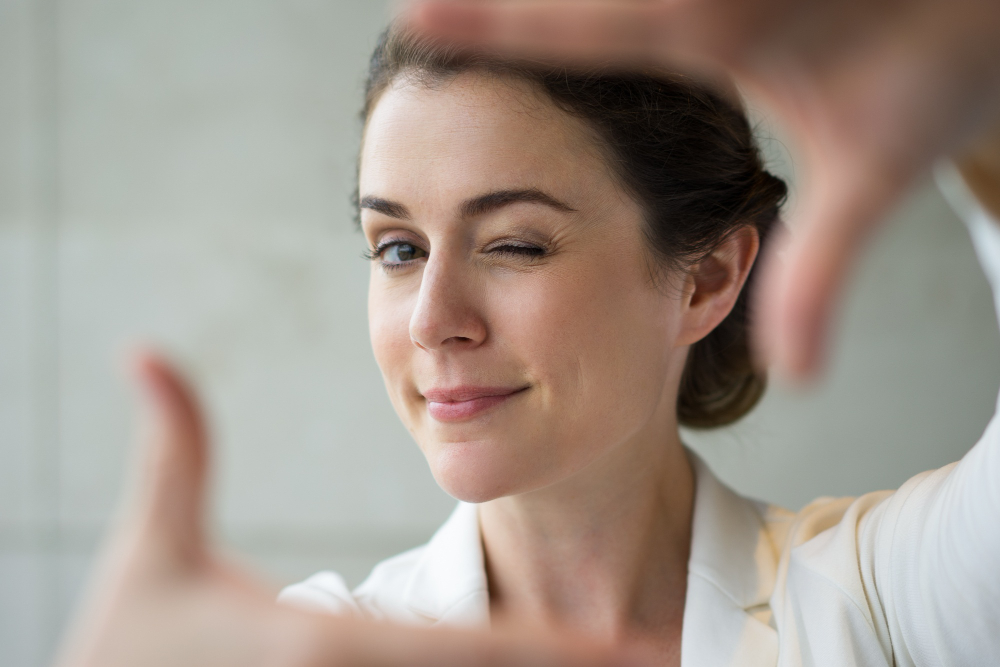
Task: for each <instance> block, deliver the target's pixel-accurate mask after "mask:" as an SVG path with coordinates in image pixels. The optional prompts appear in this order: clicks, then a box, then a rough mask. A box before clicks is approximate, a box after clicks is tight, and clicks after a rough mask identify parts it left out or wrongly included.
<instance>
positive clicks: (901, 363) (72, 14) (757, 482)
mask: <svg viewBox="0 0 1000 667" xmlns="http://www.w3.org/2000/svg"><path fill="white" fill-rule="evenodd" d="M386 16H387V14H386V3H384V2H381V1H379V2H373V1H372V0H350V1H347V0H334V1H332V2H331V1H329V0H327V1H320V0H281V1H278V0H272V1H270V2H268V1H265V0H226V1H220V2H204V1H203V0H202V1H198V2H194V1H192V0H174V1H173V2H164V1H161V0H145V1H144V2H125V1H122V0H78V1H76V2H72V3H57V2H55V0H0V665H3V666H7V665H11V666H12V667H13V666H21V665H24V666H26V667H31V666H35V665H42V664H44V663H45V662H46V660H47V656H48V655H49V653H50V651H51V648H52V646H53V642H54V638H55V636H56V635H57V633H58V631H59V629H60V628H61V626H62V623H63V620H64V618H65V616H66V614H67V610H68V609H69V608H70V606H71V604H72V602H73V600H74V598H75V596H76V594H77V591H78V589H79V585H80V582H81V580H82V576H83V574H84V572H85V570H86V567H87V565H88V562H89V559H90V557H91V553H92V551H93V548H94V546H95V544H96V542H97V540H98V538H99V535H100V532H101V530H102V528H103V527H104V526H105V525H106V523H107V520H108V517H109V515H110V513H111V512H112V510H113V507H114V504H115V499H116V497H117V494H118V491H119V487H120V483H121V480H122V476H123V471H124V470H125V467H126V463H127V460H128V458H129V450H130V442H131V437H130V433H131V426H132V417H131V412H130V410H131V400H130V398H129V395H128V391H127V388H126V387H125V385H124V384H123V382H122V381H121V379H120V376H119V374H118V373H117V371H116V367H115V363H116V359H117V357H118V355H119V353H120V351H121V350H122V349H123V346H125V345H127V344H128V343H129V342H130V341H135V340H152V341H156V342H158V343H160V344H162V345H163V346H164V347H165V348H166V349H167V350H169V351H170V352H171V353H173V354H174V356H175V357H176V358H177V359H178V360H180V361H181V362H182V363H183V364H184V366H185V368H187V369H188V370H189V371H190V373H191V374H192V376H193V377H194V378H195V380H196V382H197V383H198V385H199V387H200V388H201V390H202V393H203V395H204V397H205V399H206V401H207V403H208V405H209V407H210V410H211V414H212V418H213V427H214V434H215V441H216V443H217V445H218V448H219V451H218V456H217V460H218V469H217V470H218V473H217V476H216V482H217V485H216V502H215V507H216V517H217V525H218V527H219V533H220V535H221V536H222V537H223V538H224V539H225V541H226V543H227V544H228V545H230V546H231V547H232V548H233V549H235V550H237V551H239V552H240V553H242V554H243V555H244V557H245V558H246V559H248V560H249V561H251V562H252V563H254V564H256V565H257V566H258V567H260V568H262V569H263V570H265V571H266V572H267V573H269V575H270V577H271V578H272V579H273V580H274V582H275V583H276V584H282V583H287V582H290V581H293V580H295V579H297V578H300V577H302V576H305V575H307V574H309V573H311V572H312V571H315V570H317V569H320V568H336V569H339V570H340V571H342V572H343V573H344V574H345V575H346V576H347V578H348V579H349V580H352V581H358V580H359V579H360V577H361V576H363V574H364V573H365V572H366V571H367V569H368V568H369V567H370V566H371V564H372V563H373V562H374V561H376V560H377V559H379V558H382V557H384V556H387V555H389V554H391V553H394V552H396V551H399V550H401V549H404V548H406V547H409V546H412V545H415V544H418V543H419V542H421V541H423V540H424V539H426V537H427V536H428V535H429V534H430V532H432V531H433V529H434V527H435V526H436V525H437V524H438V523H439V522H440V521H441V520H442V519H443V518H444V517H445V515H446V514H447V513H448V511H449V510H450V508H451V505H452V501H451V500H450V499H449V498H447V496H445V495H444V494H443V493H442V492H441V491H440V490H438V489H437V488H436V486H435V485H434V483H433V480H432V479H431V477H430V475H429V473H428V472H427V470H426V468H425V466H424V463H423V460H422V458H421V456H420V455H419V453H418V452H417V449H416V447H415V446H414V445H413V444H412V443H411V442H410V440H409V438H408V436H407V434H406V432H405V430H404V429H403V428H402V427H401V426H400V425H399V423H398V421H397V420H396V417H395V415H394V414H393V412H392V410H391V408H390V406H389V403H388V400H387V399H386V397H385V396H384V392H383V389H382V386H381V379H380V377H379V374H378V370H377V368H376V366H375V364H374V361H373V359H372V355H371V352H370V350H369V346H368V340H367V331H366V321H365V283H366V274H367V267H366V264H365V262H364V261H362V260H361V259H360V258H359V256H360V253H361V251H362V249H363V241H362V239H361V237H360V236H359V235H358V234H356V233H354V232H353V227H352V221H351V218H352V212H351V209H350V206H349V203H348V196H349V193H350V190H351V188H352V177H353V161H354V150H355V144H356V141H357V133H358V126H357V122H356V119H355V114H356V111H357V108H358V105H359V99H360V84H361V78H362V73H363V69H364V65H365V61H366V57H367V55H368V52H369V51H370V49H371V47H372V45H373V42H374V37H375V35H376V34H377V32H378V30H379V29H380V27H381V26H382V25H383V23H384V21H385V18H386ZM771 148H772V149H774V151H775V154H776V155H780V154H781V150H780V148H781V147H780V145H776V144H772V145H771ZM783 162H784V164H783V165H779V167H780V168H782V169H784V170H785V171H787V170H788V169H787V164H788V162H787V159H786V160H784V161H783ZM845 315H846V317H845V319H844V323H843V325H842V326H841V328H840V330H839V332H838V335H837V339H836V343H837V347H836V352H835V355H834V359H833V365H832V373H831V374H830V376H829V377H828V379H827V380H826V381H825V382H823V383H822V384H821V385H820V386H818V387H816V388H814V389H812V390H811V391H809V392H808V393H806V394H796V393H792V392H790V391H789V390H787V389H784V388H781V387H776V388H775V390H773V391H772V392H771V393H770V394H769V396H768V397H767V399H766V400H765V402H764V404H763V405H762V406H761V407H760V409H759V410H758V411H757V412H756V413H755V414H754V415H753V416H752V417H751V418H749V419H748V420H746V421H745V422H744V423H743V424H741V425H739V426H737V427H735V428H734V429H732V430H730V431H727V432H720V433H714V434H691V435H690V440H691V442H693V443H694V444H695V445H696V446H697V448H698V449H699V451H701V452H702V453H703V454H704V456H705V457H706V458H707V459H708V460H709V461H710V462H711V463H712V464H713V466H714V467H715V468H716V469H717V470H718V471H719V472H720V474H721V475H722V476H723V477H724V478H725V479H727V480H728V481H730V482H731V483H733V484H734V485H735V486H736V487H737V488H739V489H740V490H743V491H745V492H748V493H752V494H754V495H757V496H759V497H762V498H766V499H769V500H774V501H777V502H780V503H783V504H786V505H788V506H792V507H797V506H799V505H801V504H803V503H804V502H805V501H807V500H809V499H811V498H813V497H815V496H817V495H821V494H855V493H859V492H863V491H865V490H870V489H875V488H885V487H893V486H897V485H898V484H899V483H900V482H902V481H903V480H904V479H905V478H906V477H907V476H909V475H911V474H913V473H915V472H917V471H920V470H923V469H926V468H930V467H934V466H939V465H941V464H944V463H946V462H948V461H951V460H953V459H955V458H957V457H959V456H961V454H962V453H963V452H964V451H965V450H966V449H967V448H968V446H970V445H971V444H972V443H973V442H974V441H975V439H976V437H977V436H978V434H979V433H980V432H981V430H982V428H983V427H984V426H985V424H986V421H987V419H988V417H989V415H990V414H991V410H992V405H993V402H994V397H995V395H996V390H997V385H998V380H1000V373H998V371H1000V368H998V365H1000V355H998V354H997V353H996V351H997V347H998V346H997V343H998V340H997V327H996V323H995V319H994V317H993V315H992V311H991V308H990V304H989V298H988V290H987V287H986V284H985V282H984V280H983V279H982V277H981V275H980V273H979V271H978V269H977V268H976V266H975V264H974V260H973V256H972V252H971V248H970V246H969V242H968V239H967V237H966V235H965V232H964V230H963V229H962V227H961V225H960V224H959V223H958V222H957V221H956V220H955V218H954V216H953V215H952V214H951V213H950V212H949V211H948V209H947V207H946V206H945V205H944V203H943V202H942V200H941V197H940V196H939V195H938V194H937V193H936V191H935V190H934V189H933V188H931V187H923V188H921V189H920V190H919V191H918V192H916V193H915V194H914V195H913V196H912V197H911V198H910V199H908V200H907V202H906V203H905V205H904V206H903V207H902V208H901V210H900V211H899V212H898V213H897V214H896V216H895V219H894V222H893V223H892V225H891V226H890V227H889V229H888V230H887V231H886V233H885V234H883V235H882V236H881V237H880V238H879V239H878V241H877V242H876V244H875V246H874V247H873V249H872V250H871V252H869V253H868V255H867V256H866V257H865V259H864V261H863V263H862V267H861V271H860V274H859V277H858V278H857V280H856V281H855V282H854V284H853V285H852V287H851V292H850V296H849V299H848V303H847V304H846V306H845Z"/></svg>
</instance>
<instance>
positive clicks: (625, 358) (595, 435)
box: [502, 258, 679, 459]
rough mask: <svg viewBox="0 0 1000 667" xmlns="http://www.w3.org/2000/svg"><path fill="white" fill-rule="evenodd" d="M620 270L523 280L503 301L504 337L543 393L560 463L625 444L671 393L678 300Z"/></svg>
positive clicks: (591, 269)
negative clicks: (668, 388)
mask: <svg viewBox="0 0 1000 667" xmlns="http://www.w3.org/2000/svg"><path fill="white" fill-rule="evenodd" d="M620 263H621V262H620V260H617V259H613V258H612V259H610V260H609V262H608V263H604V264H603V265H598V264H597V263H596V262H594V263H589V264H588V266H586V267H579V268H580V270H578V271H572V272H570V271H567V272H566V273H565V274H563V275H559V276H553V279H551V280H547V281H544V282H542V281H538V282H537V283H536V284H531V283H530V281H525V285H524V286H523V287H524V289H510V290H506V291H505V295H504V296H503V297H502V298H503V299H504V303H503V305H502V311H503V312H504V313H505V314H506V317H505V318H504V319H503V327H504V337H506V338H508V339H509V340H510V341H511V347H512V348H514V349H516V350H518V351H519V353H520V355H521V356H522V357H523V359H524V360H525V362H526V364H527V365H528V367H529V368H530V369H531V371H532V374H533V376H534V377H535V379H536V381H537V382H538V385H539V387H540V388H541V389H542V396H541V398H542V401H543V404H544V405H545V408H546V410H547V411H551V415H550V419H549V420H548V421H550V426H551V427H552V428H553V432H552V433H550V434H549V437H550V438H551V442H553V444H554V446H557V447H560V448H563V449H564V450H565V451H564V453H563V455H561V458H564V459H565V457H574V456H579V457H583V458H586V457H587V456H589V455H591V454H593V452H592V451H591V450H592V448H600V447H604V446H608V445H610V444H612V443H614V442H618V441H620V440H621V439H623V438H625V437H627V436H628V435H629V434H630V433H631V432H633V431H634V430H635V429H636V428H638V427H640V426H641V425H642V424H643V423H645V421H646V420H648V419H649V418H650V416H651V414H652V412H653V411H654V410H656V409H657V408H659V407H660V405H661V398H662V396H663V392H664V389H665V388H666V380H667V379H668V377H669V368H670V367H671V366H670V364H671V359H672V350H673V345H672V338H676V330H677V326H676V325H677V320H678V319H679V317H678V315H677V313H675V312H674V311H675V310H676V303H675V301H674V300H672V299H669V298H668V297H666V296H664V295H663V294H661V293H659V292H658V291H657V290H655V289H654V288H652V287H651V286H650V285H649V283H648V280H647V279H646V278H645V276H644V275H642V276H637V275H635V274H634V273H632V272H630V271H628V270H627V269H623V268H619V267H618V265H619V264H620ZM588 443H589V444H588ZM588 452H590V453H589V454H588Z"/></svg>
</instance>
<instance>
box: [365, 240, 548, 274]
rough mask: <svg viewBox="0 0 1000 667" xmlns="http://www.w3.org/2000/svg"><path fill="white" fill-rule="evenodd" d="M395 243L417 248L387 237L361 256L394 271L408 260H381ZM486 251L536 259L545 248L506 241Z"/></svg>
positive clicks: (541, 255) (403, 241)
mask: <svg viewBox="0 0 1000 667" xmlns="http://www.w3.org/2000/svg"><path fill="white" fill-rule="evenodd" d="M396 245H412V246H413V247H415V248H419V246H417V245H416V244H414V243H412V242H410V241H408V240H406V239H387V240H383V241H380V242H379V243H378V244H376V246H375V247H374V248H373V249H370V250H366V251H365V252H364V253H362V257H364V258H365V259H367V260H370V261H373V262H380V264H381V265H382V268H383V269H385V270H387V271H395V270H397V269H401V268H404V267H406V266H407V265H408V264H409V263H410V262H402V263H393V262H382V261H381V259H382V255H383V254H384V253H385V251H386V250H388V249H389V248H391V247H393V246H396ZM486 252H489V253H494V254H498V255H507V256H510V257H519V258H525V259H529V260H530V259H537V258H539V257H544V256H545V255H546V254H548V253H547V251H546V249H545V248H541V247H539V246H536V245H528V244H524V245H522V244H518V243H513V242H507V243H505V244H502V245H498V246H495V247H493V248H489V249H487V251H486ZM410 261H414V260H410Z"/></svg>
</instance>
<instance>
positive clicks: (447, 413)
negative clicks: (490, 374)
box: [423, 387, 528, 422]
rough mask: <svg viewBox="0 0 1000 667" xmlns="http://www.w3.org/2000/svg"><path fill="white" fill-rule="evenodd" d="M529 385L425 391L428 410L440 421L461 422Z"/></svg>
mask: <svg viewBox="0 0 1000 667" xmlns="http://www.w3.org/2000/svg"><path fill="white" fill-rule="evenodd" d="M527 389H528V387H454V388H451V389H430V390H428V391H425V392H424V393H423V396H424V398H425V399H427V412H428V413H429V414H430V416H431V417H432V418H433V419H435V420H436V421H439V422H460V421H466V420H469V419H472V418H473V417H477V416H479V415H481V414H483V413H484V412H486V411H487V410H491V409H493V408H495V407H497V406H499V405H501V404H503V403H506V402H507V401H508V400H509V399H511V398H513V397H514V396H517V395H518V394H520V393H522V392H524V391H525V390H527Z"/></svg>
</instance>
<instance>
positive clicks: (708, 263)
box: [677, 225, 760, 346]
mask: <svg viewBox="0 0 1000 667" xmlns="http://www.w3.org/2000/svg"><path fill="white" fill-rule="evenodd" d="M759 249H760V236H759V235H758V234H757V230H756V229H755V228H754V227H751V226H750V225H745V226H743V227H740V228H739V229H737V230H736V231H734V232H733V233H731V234H730V235H729V236H728V237H726V239H725V240H724V241H723V242H722V243H721V244H719V246H718V247H716V248H715V250H713V251H712V252H711V253H709V255H708V256H707V257H705V258H704V259H703V260H702V261H700V262H698V263H697V264H693V265H692V266H691V267H689V268H688V270H687V273H686V276H685V283H684V300H683V303H682V304H681V306H682V314H681V332H680V336H679V337H678V339H677V344H678V345H679V346H680V345H692V344H694V343H696V342H698V341H699V340H701V339H702V338H704V337H705V336H707V335H708V334H709V333H710V332H711V331H712V329H714V328H715V327H717V326H718V325H719V323H720V322H722V320H724V319H725V318H726V315H728V314H729V312H730V311H731V310H732V309H733V306H734V305H735V304H736V299H737V298H738V297H739V295H740V291H741V290H742V289H743V285H744V284H745V283H746V280H747V276H748V275H750V269H751V268H752V267H753V263H754V260H755V259H756V258H757V251H758V250H759Z"/></svg>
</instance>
